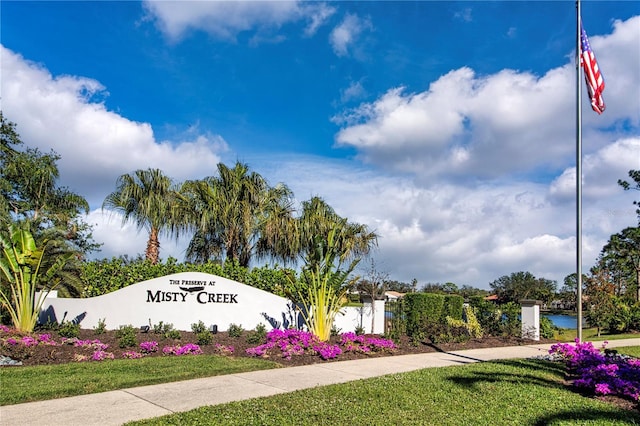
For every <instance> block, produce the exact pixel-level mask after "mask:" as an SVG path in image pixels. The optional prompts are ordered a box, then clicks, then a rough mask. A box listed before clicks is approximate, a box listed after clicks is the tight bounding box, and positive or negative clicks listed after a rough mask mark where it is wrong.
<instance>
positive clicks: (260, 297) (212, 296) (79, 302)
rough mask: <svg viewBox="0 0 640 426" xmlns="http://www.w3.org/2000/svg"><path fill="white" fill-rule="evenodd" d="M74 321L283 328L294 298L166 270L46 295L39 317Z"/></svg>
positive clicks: (91, 324) (187, 327) (85, 325)
mask: <svg viewBox="0 0 640 426" xmlns="http://www.w3.org/2000/svg"><path fill="white" fill-rule="evenodd" d="M63 319H64V320H66V321H75V322H78V323H79V324H80V326H81V327H82V328H93V327H95V326H97V325H98V321H100V320H104V321H105V324H106V326H107V328H108V329H116V328H118V327H119V326H121V325H129V324H130V325H133V326H135V327H140V326H143V325H149V324H150V323H151V324H157V323H159V322H160V321H162V322H164V323H165V324H166V323H171V324H173V325H174V327H175V328H176V329H178V330H191V324H193V323H197V322H198V321H202V322H204V323H205V325H207V326H210V325H214V324H215V325H217V326H218V329H219V330H220V331H225V330H227V329H228V327H229V325H230V324H237V325H242V327H243V328H245V329H246V330H251V329H254V328H255V327H256V326H257V325H258V324H260V323H262V324H264V325H266V326H269V325H270V326H271V327H268V328H282V327H284V328H287V327H289V326H290V325H292V322H293V321H295V310H294V306H293V304H292V303H291V302H290V301H289V300H287V299H285V298H283V297H279V296H276V295H274V294H272V293H269V292H266V291H263V290H259V289H257V288H254V287H251V286H248V285H245V284H241V283H239V282H236V281H232V280H229V279H227V278H222V277H219V276H217V275H210V274H204V273H200V272H186V273H180V274H174V275H168V276H165V277H161V278H155V279H152V280H148V281H144V282H141V283H138V284H133V285H131V286H128V287H125V288H123V289H120V290H118V291H115V292H113V293H108V294H105V295H102V296H97V297H90V298H86V299H62V298H47V299H45V302H44V304H43V306H42V311H41V314H40V322H41V323H43V322H47V321H58V322H60V321H62V320H63Z"/></svg>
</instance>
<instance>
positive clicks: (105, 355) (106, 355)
mask: <svg viewBox="0 0 640 426" xmlns="http://www.w3.org/2000/svg"><path fill="white" fill-rule="evenodd" d="M105 359H114V355H113V354H112V353H111V352H105V351H103V350H97V351H95V352H94V353H93V355H91V361H104V360H105Z"/></svg>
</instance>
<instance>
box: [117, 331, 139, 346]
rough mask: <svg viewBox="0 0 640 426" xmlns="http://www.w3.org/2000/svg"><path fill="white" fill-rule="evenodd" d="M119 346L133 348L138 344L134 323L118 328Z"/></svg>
mask: <svg viewBox="0 0 640 426" xmlns="http://www.w3.org/2000/svg"><path fill="white" fill-rule="evenodd" d="M116 338H117V339H118V346H120V347H121V348H131V347H133V346H136V344H137V342H136V329H135V328H134V327H133V326H132V325H121V326H120V327H119V328H118V329H117V330H116Z"/></svg>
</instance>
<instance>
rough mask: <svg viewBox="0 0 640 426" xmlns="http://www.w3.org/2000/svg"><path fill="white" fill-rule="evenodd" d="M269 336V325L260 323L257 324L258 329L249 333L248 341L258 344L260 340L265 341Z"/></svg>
mask: <svg viewBox="0 0 640 426" xmlns="http://www.w3.org/2000/svg"><path fill="white" fill-rule="evenodd" d="M266 336H267V327H265V325H264V324H262V323H260V324H258V325H257V326H256V329H255V330H253V331H252V332H251V333H249V334H248V335H247V343H249V344H252V345H253V344H256V343H260V342H264V339H265V338H266Z"/></svg>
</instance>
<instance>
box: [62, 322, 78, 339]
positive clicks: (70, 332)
mask: <svg viewBox="0 0 640 426" xmlns="http://www.w3.org/2000/svg"><path fill="white" fill-rule="evenodd" d="M58 334H59V335H60V336H62V337H67V338H70V339H71V338H74V337H78V336H79V335H80V324H76V323H73V322H71V321H63V322H62V324H60V327H59V328H58Z"/></svg>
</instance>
